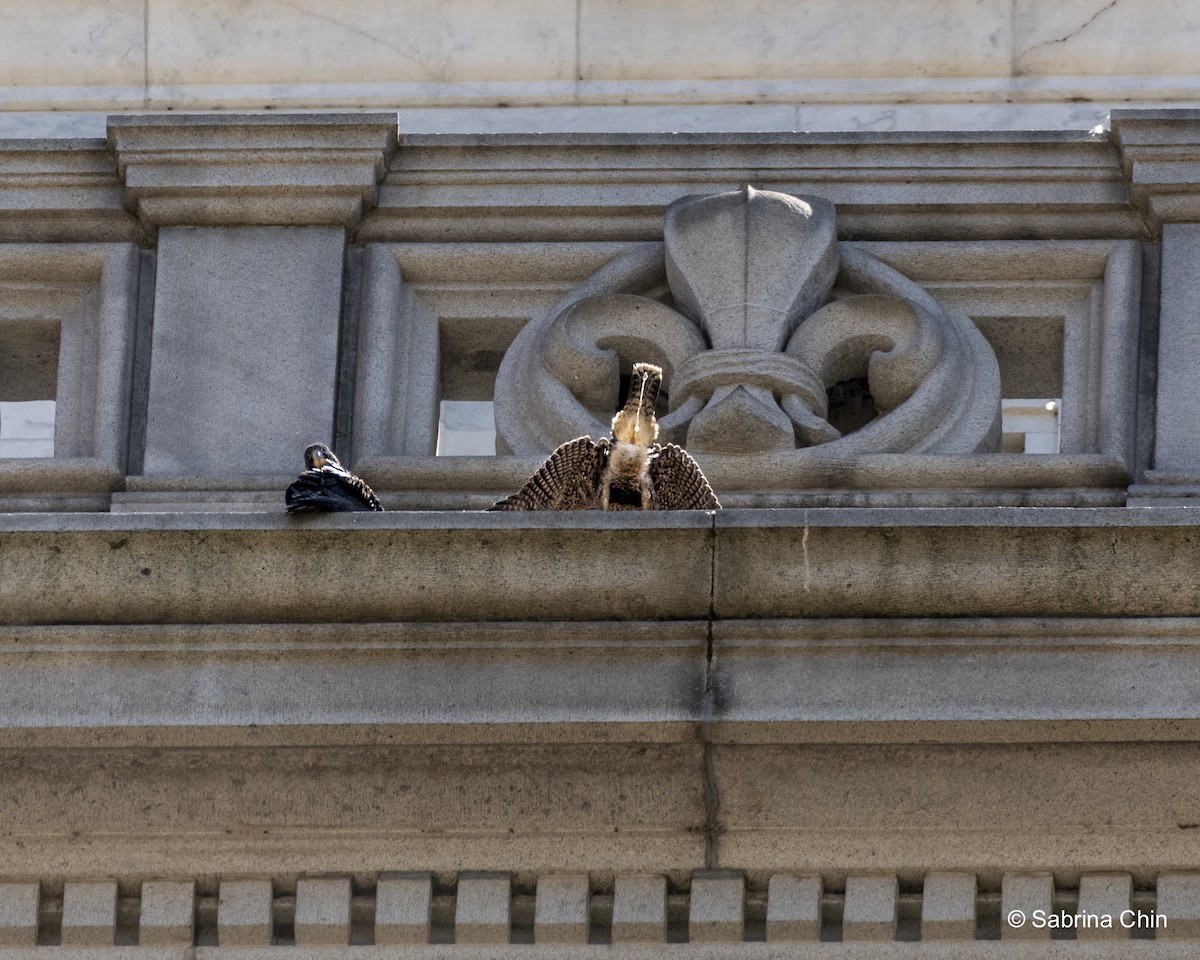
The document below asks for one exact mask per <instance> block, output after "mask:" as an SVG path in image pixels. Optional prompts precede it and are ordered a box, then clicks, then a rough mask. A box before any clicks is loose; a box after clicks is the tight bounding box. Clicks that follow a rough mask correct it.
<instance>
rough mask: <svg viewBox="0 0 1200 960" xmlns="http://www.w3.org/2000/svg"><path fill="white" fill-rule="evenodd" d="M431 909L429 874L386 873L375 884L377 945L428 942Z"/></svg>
mask: <svg viewBox="0 0 1200 960" xmlns="http://www.w3.org/2000/svg"><path fill="white" fill-rule="evenodd" d="M432 910H433V878H432V877H431V876H430V875H429V874H428V873H413V874H384V875H383V876H381V877H380V878H379V882H378V884H377V885H376V887H375V945H376V946H380V947H391V946H402V945H405V944H413V943H428V942H429V922H430V917H431V913H432Z"/></svg>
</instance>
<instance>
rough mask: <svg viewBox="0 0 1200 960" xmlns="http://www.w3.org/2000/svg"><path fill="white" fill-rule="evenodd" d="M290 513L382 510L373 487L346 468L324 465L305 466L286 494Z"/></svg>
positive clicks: (285, 498) (285, 500)
mask: <svg viewBox="0 0 1200 960" xmlns="http://www.w3.org/2000/svg"><path fill="white" fill-rule="evenodd" d="M284 502H286V503H287V511H288V513H313V512H317V511H349V510H371V511H382V510H383V505H382V504H381V503H380V502H379V498H378V497H376V496H375V493H374V491H373V490H372V489H371V488H370V487H368V486H367V485H366V483H364V482H363V481H362V480H361V479H359V478H358V477H356V476H355V475H354V474H352V473H348V472H347V471H345V470H337V469H335V468H333V467H322V468H321V469H319V470H305V471H304V473H302V474H300V476H299V477H298V478H297V479H296V482H295V483H293V484H292V485H291V486H290V487H288V488H287V492H286V493H285V494H284Z"/></svg>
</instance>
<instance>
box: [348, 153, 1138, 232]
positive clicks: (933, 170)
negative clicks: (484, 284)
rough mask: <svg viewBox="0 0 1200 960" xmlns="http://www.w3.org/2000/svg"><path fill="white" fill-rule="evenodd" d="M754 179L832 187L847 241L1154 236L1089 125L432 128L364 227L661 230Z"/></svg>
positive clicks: (402, 160)
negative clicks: (578, 130)
mask: <svg viewBox="0 0 1200 960" xmlns="http://www.w3.org/2000/svg"><path fill="white" fill-rule="evenodd" d="M745 184H750V185H752V186H754V187H755V188H758V189H767V190H777V191H781V192H783V193H792V194H805V195H813V196H818V197H822V198H824V199H828V200H832V201H833V202H834V204H836V206H837V211H838V224H839V236H840V237H841V238H842V239H888V240H920V239H942V240H944V239H1036V238H1043V237H1054V238H1056V239H1065V238H1099V237H1104V238H1114V237H1137V238H1140V237H1142V236H1144V235H1145V225H1144V223H1143V222H1142V219H1141V216H1140V215H1139V214H1138V212H1137V210H1136V209H1134V207H1133V206H1132V205H1131V203H1130V201H1129V186H1128V183H1127V182H1126V180H1125V177H1124V175H1123V174H1122V171H1121V168H1120V161H1119V157H1118V154H1117V150H1116V148H1115V147H1114V145H1113V144H1112V143H1111V142H1110V141H1109V140H1108V138H1107V137H1104V136H1097V135H1090V134H1087V133H1076V132H1070V133H1060V132H1024V133H1007V132H988V133H945V132H921V133H890V134H882V133H844V134H824V133H794V134H779V133H770V134H766V133H760V134H552V135H534V134H520V135H518V134H497V135H488V136H470V137H468V136H457V135H434V134H427V135H406V136H403V137H401V138H400V147H399V151H398V153H397V159H396V160H395V162H393V164H392V167H391V169H390V170H389V172H388V176H387V179H386V180H385V181H384V184H383V186H382V187H381V190H380V200H379V207H378V208H377V209H376V210H375V211H373V212H372V213H371V215H370V216H369V217H368V218H367V219H366V220H365V221H364V223H363V225H362V227H361V229H360V231H359V239H363V240H387V239H398V238H404V239H408V240H432V239H437V240H440V241H448V240H471V241H475V242H478V241H479V240H534V239H536V240H543V241H544V240H546V239H555V240H646V239H658V238H660V237H661V236H662V218H663V213H664V211H665V209H666V207H667V206H668V205H669V204H670V203H671V202H672V201H674V200H677V199H679V198H680V197H682V196H686V195H689V194H700V193H709V192H718V191H721V190H729V189H736V188H739V187H741V186H743V185H745Z"/></svg>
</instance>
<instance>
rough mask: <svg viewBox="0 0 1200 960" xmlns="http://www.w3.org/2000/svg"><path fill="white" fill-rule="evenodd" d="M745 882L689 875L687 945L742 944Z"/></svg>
mask: <svg viewBox="0 0 1200 960" xmlns="http://www.w3.org/2000/svg"><path fill="white" fill-rule="evenodd" d="M745 897H746V882H745V880H744V879H743V878H742V877H741V876H740V875H739V876H728V875H724V874H722V873H713V874H711V875H709V874H703V873H696V874H693V875H692V892H691V897H690V900H689V907H688V942H689V943H741V942H742V938H743V936H744V935H745Z"/></svg>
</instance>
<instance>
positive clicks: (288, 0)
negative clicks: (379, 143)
mask: <svg viewBox="0 0 1200 960" xmlns="http://www.w3.org/2000/svg"><path fill="white" fill-rule="evenodd" d="M278 2H279V3H280V4H281V5H282V6H285V7H289V8H290V9H292V10H295V11H296V12H297V13H301V14H304V15H305V16H308V17H312V18H313V19H315V20H321V21H323V22H325V23H328V24H330V25H332V26H335V27H340V28H341V29H343V30H345V31H346V32H347V33H353V34H355V35H356V36H359V37H365V38H366V39H367V40H370V41H372V42H374V43H378V44H379V45H380V46H383V47H387V48H388V49H389V50H391V51H392V52H393V53H395V54H397V55H398V56H400V57H402V58H404V59H405V60H407V61H408V62H409V63H413V64H416V65H417V66H418V67H420V68H421V69H422V70H425V71H426V72H428V73H429V74H430V75H431V76H435V75H436V74H437V71H436V70H434V69H433V67H431V66H430V65H429V64H428V63H426V62H425V61H424V60H422V59H421V58H420V57H415V56H413V55H412V54H411V53H408V52H406V51H404V50H401V49H400V48H399V47H397V46H396V45H395V44H394V43H388V42H387V41H386V40H384V39H382V38H381V37H378V36H376V35H375V34H373V33H369V32H367V31H366V30H358V29H356V28H354V27H352V26H350V24H348V23H343V22H342V21H341V20H337V19H335V18H333V17H326V16H323V15H321V14H319V13H317V12H315V11H313V10H309V9H307V8H306V7H303V6H301V5H300V4H299V3H297V2H295V0H278ZM1114 2H1115V0H1114Z"/></svg>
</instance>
